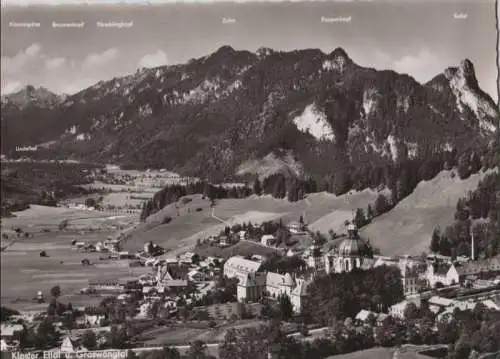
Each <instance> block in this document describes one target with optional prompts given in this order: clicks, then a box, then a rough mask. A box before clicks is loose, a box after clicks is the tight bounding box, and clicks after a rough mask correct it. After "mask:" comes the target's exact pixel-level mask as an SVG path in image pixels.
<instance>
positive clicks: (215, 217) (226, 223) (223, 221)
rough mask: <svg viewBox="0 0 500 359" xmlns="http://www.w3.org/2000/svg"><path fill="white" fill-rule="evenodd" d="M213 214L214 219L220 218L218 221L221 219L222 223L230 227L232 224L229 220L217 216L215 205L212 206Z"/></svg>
mask: <svg viewBox="0 0 500 359" xmlns="http://www.w3.org/2000/svg"><path fill="white" fill-rule="evenodd" d="M211 215H212V218H214V219H216V220H218V221H219V222H221V223H224V224H225V225H226V226H229V227H230V226H231V225H230V224H229V223H228V222H226V221H225V220H223V219H222V218H219V217H217V216H216V215H215V208H214V207H212V213H211Z"/></svg>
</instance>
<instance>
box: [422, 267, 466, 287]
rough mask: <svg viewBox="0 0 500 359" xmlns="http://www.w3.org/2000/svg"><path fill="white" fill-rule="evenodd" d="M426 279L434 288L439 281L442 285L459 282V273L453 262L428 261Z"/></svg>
mask: <svg viewBox="0 0 500 359" xmlns="http://www.w3.org/2000/svg"><path fill="white" fill-rule="evenodd" d="M426 279H427V283H428V285H429V286H430V287H431V288H436V286H439V283H440V284H441V285H443V286H450V285H455V284H459V283H460V275H459V273H458V271H457V268H456V267H455V265H454V264H453V263H444V262H435V263H428V265H427V273H426Z"/></svg>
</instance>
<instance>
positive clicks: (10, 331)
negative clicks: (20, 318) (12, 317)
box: [0, 324, 24, 337]
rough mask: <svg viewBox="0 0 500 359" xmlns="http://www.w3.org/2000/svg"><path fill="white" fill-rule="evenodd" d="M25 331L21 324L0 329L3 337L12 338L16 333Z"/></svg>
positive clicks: (3, 325)
mask: <svg viewBox="0 0 500 359" xmlns="http://www.w3.org/2000/svg"><path fill="white" fill-rule="evenodd" d="M23 329H24V327H23V326H22V325H21V324H2V326H1V327H0V334H1V335H2V336H8V337H11V336H13V335H14V333H15V332H20V331H22V330H23Z"/></svg>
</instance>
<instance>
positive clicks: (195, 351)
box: [127, 340, 215, 359]
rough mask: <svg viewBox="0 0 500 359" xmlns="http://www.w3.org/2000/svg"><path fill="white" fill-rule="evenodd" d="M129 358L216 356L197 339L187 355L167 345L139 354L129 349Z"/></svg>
mask: <svg viewBox="0 0 500 359" xmlns="http://www.w3.org/2000/svg"><path fill="white" fill-rule="evenodd" d="M127 359H215V357H214V356H212V355H210V354H209V353H208V347H207V345H206V344H205V343H204V342H203V341H201V340H195V341H193V342H192V343H191V345H190V346H189V348H188V350H187V351H186V353H185V355H181V353H180V352H179V350H177V349H176V348H174V347H169V346H167V345H165V346H163V348H162V349H161V350H154V351H149V352H144V353H141V354H139V355H138V354H135V353H134V352H132V351H129V354H128V356H127Z"/></svg>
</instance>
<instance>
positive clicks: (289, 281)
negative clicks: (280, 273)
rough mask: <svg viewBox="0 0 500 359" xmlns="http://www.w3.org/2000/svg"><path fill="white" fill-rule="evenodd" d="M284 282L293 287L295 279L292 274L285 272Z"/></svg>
mask: <svg viewBox="0 0 500 359" xmlns="http://www.w3.org/2000/svg"><path fill="white" fill-rule="evenodd" d="M283 284H284V285H286V286H289V287H291V286H293V285H294V284H295V283H294V281H293V278H292V276H291V275H290V273H287V274H285V278H284V283H283Z"/></svg>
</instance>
